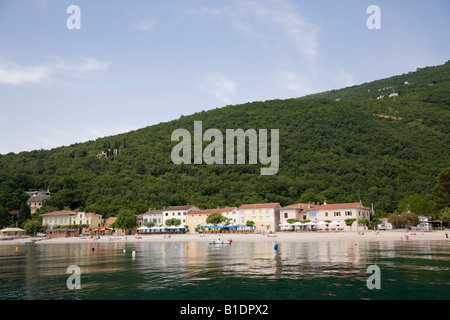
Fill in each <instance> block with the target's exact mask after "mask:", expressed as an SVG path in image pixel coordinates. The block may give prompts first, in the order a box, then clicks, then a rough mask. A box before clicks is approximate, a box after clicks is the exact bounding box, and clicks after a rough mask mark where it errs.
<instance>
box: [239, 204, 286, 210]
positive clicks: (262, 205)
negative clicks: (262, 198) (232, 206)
mask: <svg viewBox="0 0 450 320" xmlns="http://www.w3.org/2000/svg"><path fill="white" fill-rule="evenodd" d="M279 205H280V204H279V203H254V204H243V205H241V206H240V207H239V209H254V208H275V207H276V206H279Z"/></svg>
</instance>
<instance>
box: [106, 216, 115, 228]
mask: <svg viewBox="0 0 450 320" xmlns="http://www.w3.org/2000/svg"><path fill="white" fill-rule="evenodd" d="M116 220H117V217H109V218H107V219H106V220H105V223H104V225H105V227H108V228H112V225H113V223H114V222H116Z"/></svg>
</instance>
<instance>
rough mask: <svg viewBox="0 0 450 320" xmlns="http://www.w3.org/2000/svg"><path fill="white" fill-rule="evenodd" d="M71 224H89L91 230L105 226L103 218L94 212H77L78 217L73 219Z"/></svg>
mask: <svg viewBox="0 0 450 320" xmlns="http://www.w3.org/2000/svg"><path fill="white" fill-rule="evenodd" d="M70 224H75V225H77V224H78V225H80V224H87V225H89V228H97V227H100V226H101V225H102V224H103V217H102V216H101V215H100V214H97V213H92V212H76V215H75V216H72V217H71V223H70Z"/></svg>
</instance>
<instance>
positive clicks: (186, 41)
mask: <svg viewBox="0 0 450 320" xmlns="http://www.w3.org/2000/svg"><path fill="white" fill-rule="evenodd" d="M71 5H76V6H77V8H78V9H79V11H73V10H72V9H71V7H70V6H71ZM371 5H376V6H377V7H378V8H379V15H375V14H376V12H374V11H372V10H370V11H369V12H368V8H369V6H371ZM68 9H70V10H68ZM374 19H375V20H374ZM368 20H369V22H370V23H372V25H373V23H379V28H375V29H374V28H369V27H368V23H367V22H368ZM78 26H79V28H74V27H78ZM448 60H450V1H448V0H441V1H440V0H430V1H422V0H420V1H417V0H396V1H391V0H389V1H385V0H383V1H382V0H371V1H364V0H342V1H336V0H315V1H313V0H308V1H299V0H261V1H252V0H249V1H247V0H239V1H234V0H171V1H163V0H158V1H155V0H147V1H144V0H133V1H123V0H116V1H111V0H70V1H65V0H22V1H17V0H0V141H1V142H0V154H6V153H9V152H14V153H18V152H21V151H31V150H39V149H51V148H55V147H59V146H66V145H70V144H73V143H77V142H84V141H88V140H95V139H97V138H99V137H104V136H110V135H115V134H119V133H122V132H128V131H131V130H136V129H139V128H143V127H146V126H149V125H154V124H157V123H161V122H167V121H171V120H175V119H178V118H179V117H180V116H182V115H189V114H193V113H195V112H200V111H202V110H210V109H215V108H220V107H224V106H226V105H235V104H241V103H246V102H252V101H265V100H271V99H288V98H295V97H301V96H304V95H307V94H312V93H317V92H322V91H326V90H331V89H339V88H344V87H347V86H352V85H357V84H362V83H365V82H370V81H374V80H378V79H382V78H386V77H390V76H394V75H397V74H403V73H407V72H409V71H415V70H416V69H417V68H419V67H426V66H435V65H440V64H443V63H445V62H446V61H448Z"/></svg>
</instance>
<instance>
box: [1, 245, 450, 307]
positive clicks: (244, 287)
mask: <svg viewBox="0 0 450 320" xmlns="http://www.w3.org/2000/svg"><path fill="white" fill-rule="evenodd" d="M274 244H275V242H266V241H265V242H261V243H247V242H241V243H239V242H234V243H233V244H232V245H209V244H208V243H207V242H198V241H192V242H175V241H174V242H140V243H118V242H115V243H114V242H111V243H92V242H91V243H83V244H39V243H36V244H28V245H19V246H18V250H17V251H16V245H1V246H0V299H1V300H12V299H14V300H42V299H46V300H54V299H80V300H93V299H96V300H97V299H101V300H103V299H106V300H116V299H120V300H129V299H130V300H131V299H133V300H141V299H150V300H152V299H153V300H169V299H170V300H185V299H186V300H303V299H304V300H324V299H334V300H340V299H343V300H349V299H351V300H365V299H370V300H379V299H383V300H384V299H395V300H399V299H400V300H417V299H427V300H429V299H440V300H442V299H445V300H448V299H450V250H449V249H450V242H448V241H420V242H419V241H410V242H408V241H392V242H388V241H382V242H359V243H357V245H355V243H354V242H352V241H329V242H327V241H321V242H289V243H281V244H279V247H278V250H274ZM124 250H125V252H124ZM132 251H135V255H134V256H133V254H132ZM373 265H376V266H377V267H379V273H377V274H378V275H379V279H378V280H379V281H378V282H376V281H377V280H376V279H375V280H374V276H375V274H373V273H372V272H369V273H368V269H369V267H370V266H373ZM69 266H78V267H79V270H80V274H79V280H80V282H79V284H80V286H81V288H80V289H73V290H69V289H68V287H67V282H68V281H67V280H68V279H69V277H71V276H72V273H67V271H68V267H69ZM75 275H76V274H75ZM372 275H373V277H372V280H371V283H372V284H376V283H378V284H379V288H377V287H375V288H373V286H372V289H369V288H368V281H367V280H368V278H369V277H371V276H372ZM71 279H72V280H73V278H71ZM69 282H70V283H71V284H75V283H76V282H75V281H69Z"/></svg>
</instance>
